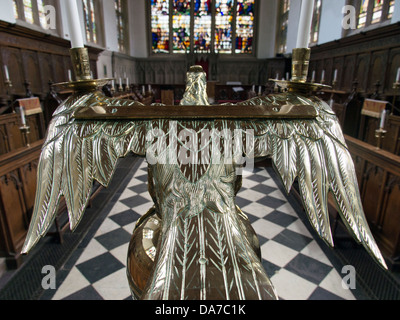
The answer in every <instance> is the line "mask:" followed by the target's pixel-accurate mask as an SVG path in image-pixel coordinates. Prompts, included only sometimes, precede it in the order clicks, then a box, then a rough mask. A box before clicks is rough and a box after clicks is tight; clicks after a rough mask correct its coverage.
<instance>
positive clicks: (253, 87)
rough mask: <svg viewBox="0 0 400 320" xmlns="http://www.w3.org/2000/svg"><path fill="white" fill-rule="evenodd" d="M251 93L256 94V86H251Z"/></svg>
mask: <svg viewBox="0 0 400 320" xmlns="http://www.w3.org/2000/svg"><path fill="white" fill-rule="evenodd" d="M251 91H253V92H256V85H255V84H253V86H252V87H251Z"/></svg>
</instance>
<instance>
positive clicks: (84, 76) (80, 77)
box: [70, 48, 93, 81]
mask: <svg viewBox="0 0 400 320" xmlns="http://www.w3.org/2000/svg"><path fill="white" fill-rule="evenodd" d="M70 55H71V60H72V67H73V69H74V73H75V78H76V80H77V81H85V80H92V78H93V77H92V74H91V72H90V59H89V50H88V49H87V48H72V49H70Z"/></svg>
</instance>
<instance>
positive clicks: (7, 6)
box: [0, 0, 16, 23]
mask: <svg viewBox="0 0 400 320" xmlns="http://www.w3.org/2000/svg"><path fill="white" fill-rule="evenodd" d="M0 20H3V21H7V22H10V23H15V22H16V20H15V17H14V8H13V0H1V4H0Z"/></svg>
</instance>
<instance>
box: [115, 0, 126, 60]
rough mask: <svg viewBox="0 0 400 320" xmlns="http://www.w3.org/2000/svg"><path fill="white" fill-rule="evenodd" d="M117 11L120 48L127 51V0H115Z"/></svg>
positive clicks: (121, 50)
mask: <svg viewBox="0 0 400 320" xmlns="http://www.w3.org/2000/svg"><path fill="white" fill-rule="evenodd" d="M114 1H115V2H114V4H115V13H116V15H117V32H118V48H119V51H120V52H125V53H126V51H127V45H128V43H127V42H128V39H127V35H126V32H127V23H126V15H125V12H126V8H127V5H126V0H114Z"/></svg>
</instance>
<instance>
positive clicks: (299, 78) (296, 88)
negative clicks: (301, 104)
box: [270, 48, 331, 94]
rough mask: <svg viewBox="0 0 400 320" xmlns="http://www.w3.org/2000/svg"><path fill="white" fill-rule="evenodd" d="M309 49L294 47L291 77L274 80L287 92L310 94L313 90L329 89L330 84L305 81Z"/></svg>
mask: <svg viewBox="0 0 400 320" xmlns="http://www.w3.org/2000/svg"><path fill="white" fill-rule="evenodd" d="M310 57H311V49H309V48H296V49H293V54H292V79H291V80H289V81H285V80H275V79H270V80H271V81H274V82H275V83H276V84H278V86H280V87H281V88H282V89H284V90H287V91H289V92H295V93H303V94H311V93H312V92H313V91H317V90H320V89H324V88H325V89H330V88H331V87H330V86H327V85H324V84H321V83H313V82H307V75H308V69H309V65H310Z"/></svg>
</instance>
